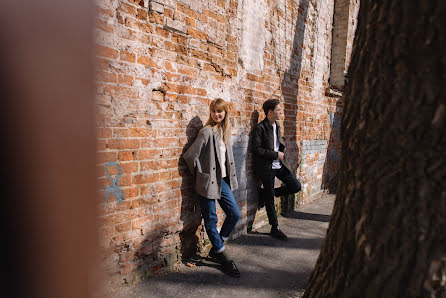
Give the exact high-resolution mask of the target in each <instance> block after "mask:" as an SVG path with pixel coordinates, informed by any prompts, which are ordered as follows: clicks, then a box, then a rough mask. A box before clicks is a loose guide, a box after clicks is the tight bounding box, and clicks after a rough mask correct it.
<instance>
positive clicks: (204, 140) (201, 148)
mask: <svg viewBox="0 0 446 298" xmlns="http://www.w3.org/2000/svg"><path fill="white" fill-rule="evenodd" d="M219 142H220V141H219V138H218V136H217V134H216V133H215V131H214V130H213V129H212V128H211V127H210V126H205V127H203V128H202V129H201V130H200V132H199V134H198V136H197V138H196V140H195V141H194V143H193V144H192V146H191V147H190V148H189V149H188V150H187V151H186V152H185V153H184V154H183V158H184V160H185V161H186V163H187V166H188V167H189V170H190V171H191V172H192V174H194V176H195V190H196V192H197V193H198V194H199V195H202V196H203V197H206V198H208V199H217V200H219V199H220V196H221V179H222V177H221V170H220V166H225V167H226V175H227V177H228V178H229V181H230V186H231V189H232V190H235V189H237V188H238V183H237V176H236V173H235V165H234V155H233V153H232V145H231V142H230V141H228V143H229V144H226V164H225V165H221V158H220V150H217V148H219V147H218V145H219V144H220V143H219Z"/></svg>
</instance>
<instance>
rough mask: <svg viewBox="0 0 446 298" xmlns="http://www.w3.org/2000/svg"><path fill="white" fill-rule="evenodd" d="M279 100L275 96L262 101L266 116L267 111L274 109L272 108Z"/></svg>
mask: <svg viewBox="0 0 446 298" xmlns="http://www.w3.org/2000/svg"><path fill="white" fill-rule="evenodd" d="M279 103H280V101H279V100H278V99H275V98H271V99H268V100H266V101H265V102H264V103H263V107H262V108H263V111H264V112H265V115H266V116H268V111H269V110H271V111H274V109H275V108H276V107H277V106H278V105H279Z"/></svg>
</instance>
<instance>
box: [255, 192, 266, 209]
mask: <svg viewBox="0 0 446 298" xmlns="http://www.w3.org/2000/svg"><path fill="white" fill-rule="evenodd" d="M257 194H258V196H259V208H263V207H265V190H264V189H263V188H261V187H259V188H258V189H257Z"/></svg>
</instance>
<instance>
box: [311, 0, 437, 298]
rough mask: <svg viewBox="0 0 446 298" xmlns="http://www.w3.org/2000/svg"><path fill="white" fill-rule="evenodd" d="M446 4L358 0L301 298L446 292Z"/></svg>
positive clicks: (421, 294)
mask: <svg viewBox="0 0 446 298" xmlns="http://www.w3.org/2000/svg"><path fill="white" fill-rule="evenodd" d="M445 10H446V1H444V0H432V1H397V0H386V1H379V2H375V1H370V0H367V1H365V0H361V8H360V12H359V24H358V29H357V31H356V36H357V37H356V39H355V43H354V49H353V57H352V62H351V65H350V69H349V72H348V82H347V84H346V89H345V109H344V114H343V119H342V144H343V145H342V146H343V147H342V150H343V154H342V156H343V160H342V163H341V170H340V180H339V185H338V189H337V197H336V203H335V207H334V210H333V215H332V220H331V222H330V227H329V229H328V232H327V237H326V239H325V242H324V244H323V247H322V250H321V254H320V256H319V259H318V262H317V264H316V267H315V269H314V271H313V274H312V276H311V278H310V281H309V284H308V288H307V291H306V293H305V296H304V297H337V298H338V297H343V298H345V297H355V298H357V297H373V298H376V297H446V290H445V286H446V249H445V240H446V237H445V236H446V220H445V218H446V187H445V183H446V158H445V157H446V141H445V140H446V138H445V134H446V133H445V131H446V100H445V96H444V90H442V87H443V86H444V85H445V84H446V58H445V57H446V56H445V53H446V52H445V48H444V44H445V39H446V23H445V20H446V14H445Z"/></svg>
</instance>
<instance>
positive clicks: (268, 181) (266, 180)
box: [261, 170, 277, 227]
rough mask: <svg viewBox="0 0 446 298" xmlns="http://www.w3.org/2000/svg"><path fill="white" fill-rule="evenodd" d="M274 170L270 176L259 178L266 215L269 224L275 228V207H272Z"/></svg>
mask: <svg viewBox="0 0 446 298" xmlns="http://www.w3.org/2000/svg"><path fill="white" fill-rule="evenodd" d="M275 172H276V171H275V170H272V172H271V174H265V175H263V176H262V177H261V180H262V183H263V189H264V191H263V201H264V202H265V207H266V214H267V215H268V221H269V224H270V225H271V226H272V227H277V215H276V207H275V206H274V178H275Z"/></svg>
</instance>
